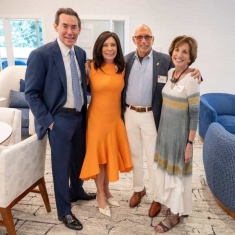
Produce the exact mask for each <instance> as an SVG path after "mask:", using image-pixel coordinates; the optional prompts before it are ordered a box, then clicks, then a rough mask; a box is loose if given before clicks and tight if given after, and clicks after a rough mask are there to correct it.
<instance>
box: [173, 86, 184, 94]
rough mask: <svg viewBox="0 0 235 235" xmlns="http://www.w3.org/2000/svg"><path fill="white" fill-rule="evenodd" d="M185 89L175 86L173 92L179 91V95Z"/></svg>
mask: <svg viewBox="0 0 235 235" xmlns="http://www.w3.org/2000/svg"><path fill="white" fill-rule="evenodd" d="M183 89H184V86H182V85H179V84H175V86H174V88H173V90H174V91H178V92H179V93H180V92H181V91H182V90H183Z"/></svg>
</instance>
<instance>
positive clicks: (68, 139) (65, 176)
mask: <svg viewBox="0 0 235 235" xmlns="http://www.w3.org/2000/svg"><path fill="white" fill-rule="evenodd" d="M48 135H49V142H50V146H51V161H52V162H51V164H52V174H53V180H54V191H55V200H56V206H57V212H58V216H64V215H68V214H70V213H71V203H70V200H69V198H70V196H71V197H73V198H76V197H78V196H79V194H81V193H83V192H84V189H83V188H82V185H83V181H82V180H81V179H80V178H79V175H80V171H81V168H82V164H83V160H84V157H85V144H86V115H85V111H84V110H82V111H81V112H79V113H64V112H59V113H57V114H56V115H55V116H54V126H53V129H52V130H51V131H49V132H48ZM69 184H70V185H69Z"/></svg>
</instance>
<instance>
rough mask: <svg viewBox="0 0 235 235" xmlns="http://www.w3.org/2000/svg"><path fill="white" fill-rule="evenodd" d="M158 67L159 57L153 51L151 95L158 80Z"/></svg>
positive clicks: (159, 63)
mask: <svg viewBox="0 0 235 235" xmlns="http://www.w3.org/2000/svg"><path fill="white" fill-rule="evenodd" d="M160 67H161V59H160V57H159V56H158V55H157V53H156V52H155V51H153V90H152V95H154V91H155V88H156V85H157V82H158V76H159V72H160Z"/></svg>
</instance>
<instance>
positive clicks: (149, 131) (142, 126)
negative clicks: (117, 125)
mask: <svg viewBox="0 0 235 235" xmlns="http://www.w3.org/2000/svg"><path fill="white" fill-rule="evenodd" d="M124 118H125V126H126V131H127V137H128V142H129V145H130V151H131V159H132V164H133V188H134V191H135V192H140V191H142V190H143V189H144V169H143V158H144V154H145V157H146V161H147V167H148V172H149V179H150V180H151V179H152V178H153V177H152V174H153V173H152V172H153V170H152V165H153V162H154V153H155V146H156V140H157V131H156V126H155V122H154V117H153V112H152V111H149V112H143V113H140V112H136V111H134V110H132V109H129V108H126V112H125V116H124ZM150 185H151V184H150Z"/></svg>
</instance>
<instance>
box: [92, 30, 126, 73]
mask: <svg viewBox="0 0 235 235" xmlns="http://www.w3.org/2000/svg"><path fill="white" fill-rule="evenodd" d="M110 37H112V38H113V39H114V40H115V41H116V44H117V55H116V57H115V58H114V63H115V64H116V66H117V68H118V70H117V73H122V72H123V71H124V68H125V61H124V57H123V54H122V47H121V43H120V40H119V38H118V36H117V34H116V33H113V32H109V31H105V32H103V33H101V34H100V36H99V37H98V38H97V39H96V42H95V45H94V49H93V60H94V68H95V69H96V70H97V69H101V66H102V65H104V63H105V60H104V57H103V55H102V49H103V45H104V42H105V41H106V40H107V39H108V38H110Z"/></svg>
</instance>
